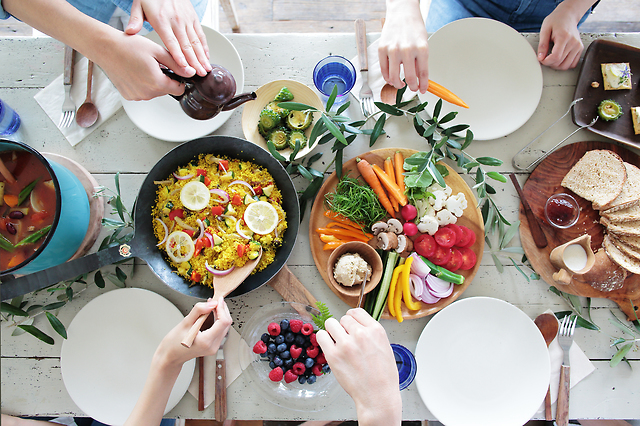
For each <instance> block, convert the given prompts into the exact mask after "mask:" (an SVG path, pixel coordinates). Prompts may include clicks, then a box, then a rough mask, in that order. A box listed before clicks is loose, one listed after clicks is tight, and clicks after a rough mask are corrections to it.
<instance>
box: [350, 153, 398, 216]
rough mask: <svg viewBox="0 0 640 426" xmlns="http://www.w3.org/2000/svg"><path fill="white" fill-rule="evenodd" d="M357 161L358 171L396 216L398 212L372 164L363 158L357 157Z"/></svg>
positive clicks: (387, 208)
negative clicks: (394, 208) (394, 209)
mask: <svg viewBox="0 0 640 426" xmlns="http://www.w3.org/2000/svg"><path fill="white" fill-rule="evenodd" d="M356 163H357V165H358V171H359V172H360V175H362V178H363V179H364V180H365V182H367V184H368V185H369V186H370V187H371V189H373V192H375V193H376V195H377V196H378V200H380V204H382V207H384V209H385V210H386V211H387V213H389V215H390V216H391V217H395V216H396V214H395V212H394V211H393V206H392V205H391V201H389V197H387V194H386V193H385V192H384V189H383V188H382V185H380V180H379V179H378V177H377V176H376V174H375V173H374V172H373V170H372V167H371V164H369V162H368V161H367V160H363V159H361V158H356Z"/></svg>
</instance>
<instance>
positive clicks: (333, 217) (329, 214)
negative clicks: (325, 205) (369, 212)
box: [324, 210, 362, 228]
mask: <svg viewBox="0 0 640 426" xmlns="http://www.w3.org/2000/svg"><path fill="white" fill-rule="evenodd" d="M324 215H325V216H326V217H328V218H329V219H331V220H334V221H336V222H341V223H344V224H347V225H351V226H353V227H354V228H362V225H360V224H359V223H356V222H354V221H352V220H351V219H348V218H346V217H344V216H342V215H341V214H339V213H336V212H334V211H332V210H325V212H324Z"/></svg>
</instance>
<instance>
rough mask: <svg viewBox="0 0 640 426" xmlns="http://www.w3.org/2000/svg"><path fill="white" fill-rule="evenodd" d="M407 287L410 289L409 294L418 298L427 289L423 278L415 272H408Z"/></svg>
mask: <svg viewBox="0 0 640 426" xmlns="http://www.w3.org/2000/svg"><path fill="white" fill-rule="evenodd" d="M409 289H410V290H411V295H412V296H413V297H415V298H416V299H418V300H420V296H421V295H422V293H424V292H425V291H426V290H427V287H426V285H425V283H424V279H422V278H421V277H419V276H417V275H416V274H409Z"/></svg>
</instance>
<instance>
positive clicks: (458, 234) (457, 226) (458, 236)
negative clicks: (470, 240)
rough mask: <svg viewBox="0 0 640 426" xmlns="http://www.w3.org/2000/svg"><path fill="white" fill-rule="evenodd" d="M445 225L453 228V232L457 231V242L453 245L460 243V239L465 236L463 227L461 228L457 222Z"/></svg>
mask: <svg viewBox="0 0 640 426" xmlns="http://www.w3.org/2000/svg"><path fill="white" fill-rule="evenodd" d="M444 227H445V228H451V229H453V232H455V233H456V242H455V243H454V244H453V245H454V246H455V245H456V244H458V241H460V239H461V238H462V236H463V233H462V229H460V226H459V225H456V224H455V223H450V224H449V225H445V226H444Z"/></svg>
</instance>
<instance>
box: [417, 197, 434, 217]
mask: <svg viewBox="0 0 640 426" xmlns="http://www.w3.org/2000/svg"><path fill="white" fill-rule="evenodd" d="M414 205H415V207H416V209H417V210H418V217H422V216H431V217H436V211H435V209H434V208H433V206H432V205H431V204H430V199H428V198H422V199H419V200H415V204H414Z"/></svg>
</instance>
